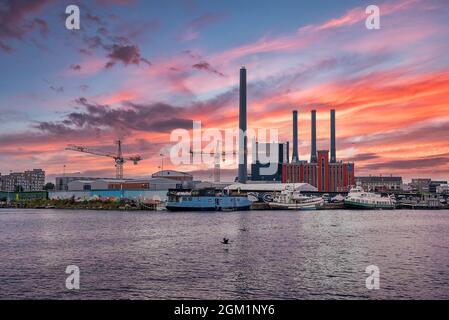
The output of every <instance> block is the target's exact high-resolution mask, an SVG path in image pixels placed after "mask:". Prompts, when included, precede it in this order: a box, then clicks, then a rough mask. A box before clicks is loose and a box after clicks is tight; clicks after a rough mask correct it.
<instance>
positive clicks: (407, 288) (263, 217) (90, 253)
mask: <svg viewBox="0 0 449 320" xmlns="http://www.w3.org/2000/svg"><path fill="white" fill-rule="evenodd" d="M223 237H226V238H229V239H230V243H229V244H228V245H223V244H221V243H220V242H221V240H222V238H223ZM68 265H76V266H78V267H79V270H80V289H79V290H68V289H66V285H65V283H66V277H68V276H69V275H68V274H66V273H65V271H66V267H67V266H68ZM369 265H375V266H377V267H378V268H379V271H380V277H379V279H380V288H379V289H378V290H368V289H367V288H366V284H365V280H366V278H367V277H368V276H369V275H368V274H367V273H365V271H366V270H365V269H366V267H367V266H369ZM0 298H1V299H18V298H27V299H431V298H434V299H449V211H448V210H441V211H411V210H410V211H408V210H398V211H346V210H337V211H316V212H311V211H307V212H294V211H246V212H221V213H220V212H218V213H168V212H115V211H81V210H77V211H72V210H20V209H0Z"/></svg>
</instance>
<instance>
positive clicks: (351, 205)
mask: <svg viewBox="0 0 449 320" xmlns="http://www.w3.org/2000/svg"><path fill="white" fill-rule="evenodd" d="M344 206H345V208H346V209H358V210H378V209H382V210H393V209H394V208H395V205H394V204H372V203H360V202H357V201H347V200H345V202H344Z"/></svg>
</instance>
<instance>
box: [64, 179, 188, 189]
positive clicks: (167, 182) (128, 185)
mask: <svg viewBox="0 0 449 320" xmlns="http://www.w3.org/2000/svg"><path fill="white" fill-rule="evenodd" d="M190 186H191V183H190V182H188V181H179V180H176V179H167V178H149V179H96V180H75V181H71V182H69V183H68V191H90V190H167V191H168V190H169V189H180V188H187V187H190Z"/></svg>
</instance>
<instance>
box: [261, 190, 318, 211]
mask: <svg viewBox="0 0 449 320" xmlns="http://www.w3.org/2000/svg"><path fill="white" fill-rule="evenodd" d="M268 204H269V206H270V208H272V209H285V210H315V209H319V208H322V207H323V206H324V199H323V198H322V197H316V196H306V195H303V194H301V193H300V192H299V191H297V190H289V189H286V190H283V191H281V192H280V193H278V194H277V195H275V196H274V198H273V201H272V202H269V203H268Z"/></svg>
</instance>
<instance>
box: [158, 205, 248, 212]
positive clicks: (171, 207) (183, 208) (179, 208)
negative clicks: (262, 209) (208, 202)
mask: <svg viewBox="0 0 449 320" xmlns="http://www.w3.org/2000/svg"><path fill="white" fill-rule="evenodd" d="M165 207H166V208H167V210H169V211H247V210H250V208H251V205H246V206H238V207H191V206H182V205H180V206H176V205H166V206H165Z"/></svg>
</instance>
